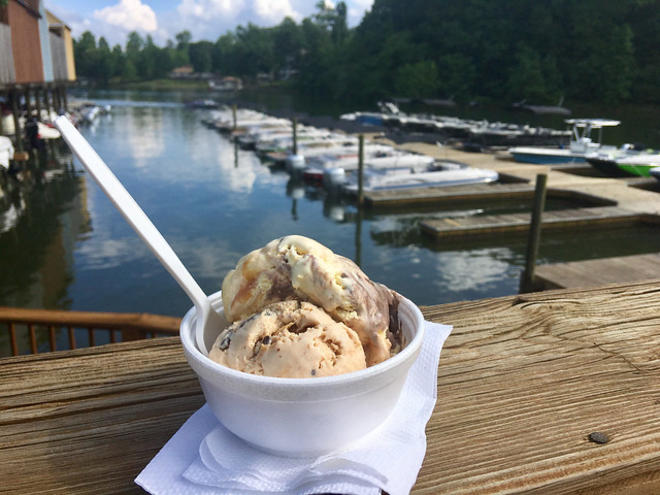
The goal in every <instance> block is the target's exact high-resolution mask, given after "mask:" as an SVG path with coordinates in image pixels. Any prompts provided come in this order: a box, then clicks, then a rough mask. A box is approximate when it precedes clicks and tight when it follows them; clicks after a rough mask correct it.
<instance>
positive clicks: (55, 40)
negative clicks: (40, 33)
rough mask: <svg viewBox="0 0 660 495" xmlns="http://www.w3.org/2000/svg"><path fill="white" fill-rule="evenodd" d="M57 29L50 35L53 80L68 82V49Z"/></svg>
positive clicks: (51, 31) (52, 30)
mask: <svg viewBox="0 0 660 495" xmlns="http://www.w3.org/2000/svg"><path fill="white" fill-rule="evenodd" d="M58 31H59V30H57V29H52V28H51V30H50V32H49V33H48V36H49V37H50V53H51V55H52V57H53V62H52V63H53V79H55V81H66V80H67V79H68V77H69V75H68V70H67V63H66V47H65V46H64V39H63V38H62V36H61V35H60V33H59V32H58Z"/></svg>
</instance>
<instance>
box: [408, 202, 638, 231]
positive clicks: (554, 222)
mask: <svg viewBox="0 0 660 495" xmlns="http://www.w3.org/2000/svg"><path fill="white" fill-rule="evenodd" d="M530 216H531V215H530V214H529V213H512V214H508V215H480V216H472V217H460V218H454V219H453V220H454V221H453V222H451V223H450V222H447V221H446V219H432V220H425V221H423V222H421V224H420V226H421V228H422V231H423V232H425V233H427V234H429V235H432V236H435V237H448V236H475V235H487V234H495V233H497V234H501V233H507V232H518V233H521V232H527V231H528V230H529V224H530ZM641 221H642V218H641V215H640V214H638V213H635V212H631V211H627V210H625V209H622V208H618V207H616V206H602V207H594V208H574V209H566V210H556V211H548V212H545V213H544V215H543V222H542V227H543V230H558V229H567V228H573V227H594V226H601V227H602V226H604V225H614V224H617V225H620V224H622V223H629V224H634V223H637V222H641Z"/></svg>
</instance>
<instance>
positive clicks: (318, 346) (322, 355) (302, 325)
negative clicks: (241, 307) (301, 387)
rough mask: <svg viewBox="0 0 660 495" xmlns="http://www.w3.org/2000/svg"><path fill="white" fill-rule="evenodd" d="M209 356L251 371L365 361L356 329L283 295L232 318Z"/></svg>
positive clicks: (335, 371) (333, 371)
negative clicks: (283, 298) (240, 317)
mask: <svg viewBox="0 0 660 495" xmlns="http://www.w3.org/2000/svg"><path fill="white" fill-rule="evenodd" d="M209 357H210V358H211V359H212V360H213V361H216V362H217V363H220V364H222V365H224V366H228V367H230V368H234V369H236V370H239V371H244V372H247V373H252V374H255V375H266V376H277V377H284V378H306V377H314V376H330V375H339V374H342V373H348V372H350V371H357V370H361V369H364V368H365V367H366V359H365V356H364V350H363V349H362V344H361V343H360V339H359V338H358V336H357V333H356V332H355V331H354V330H352V329H350V328H349V327H347V326H346V325H344V324H343V323H340V322H337V321H335V320H333V319H332V318H331V317H330V316H329V315H328V314H327V313H326V312H325V311H323V310H322V309H321V308H319V307H317V306H314V305H313V304H311V303H308V302H300V301H294V300H290V301H283V302H277V303H273V304H270V305H268V306H266V307H265V308H264V309H263V310H261V311H260V312H258V313H256V314H254V315H252V316H250V317H249V318H246V319H244V320H239V321H236V322H234V323H233V324H232V325H230V326H229V327H228V328H226V329H225V330H224V331H223V332H221V333H220V335H219V336H218V338H217V339H216V341H215V343H214V344H213V347H212V348H211V351H210V352H209Z"/></svg>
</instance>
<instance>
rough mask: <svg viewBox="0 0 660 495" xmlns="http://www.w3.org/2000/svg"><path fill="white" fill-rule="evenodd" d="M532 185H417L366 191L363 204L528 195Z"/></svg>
mask: <svg viewBox="0 0 660 495" xmlns="http://www.w3.org/2000/svg"><path fill="white" fill-rule="evenodd" d="M533 195H534V185H533V184H532V185H530V184H523V183H513V184H474V185H466V186H452V187H420V188H413V189H396V190H391V191H369V192H366V191H365V194H364V199H365V202H366V203H367V205H370V206H385V205H387V206H390V205H411V204H423V203H429V202H434V203H436V202H437V203H441V202H447V201H470V200H489V199H496V198H502V197H506V198H520V197H522V198H531V197H532V196H533Z"/></svg>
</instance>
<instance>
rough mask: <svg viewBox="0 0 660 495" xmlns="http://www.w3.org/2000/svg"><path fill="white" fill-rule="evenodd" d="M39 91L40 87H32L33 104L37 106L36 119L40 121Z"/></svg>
mask: <svg viewBox="0 0 660 495" xmlns="http://www.w3.org/2000/svg"><path fill="white" fill-rule="evenodd" d="M39 93H41V88H39V87H36V88H34V104H35V106H36V107H37V119H39V121H41V98H39Z"/></svg>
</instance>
